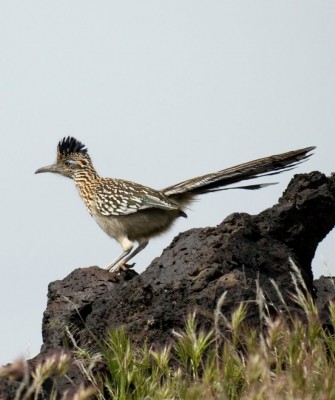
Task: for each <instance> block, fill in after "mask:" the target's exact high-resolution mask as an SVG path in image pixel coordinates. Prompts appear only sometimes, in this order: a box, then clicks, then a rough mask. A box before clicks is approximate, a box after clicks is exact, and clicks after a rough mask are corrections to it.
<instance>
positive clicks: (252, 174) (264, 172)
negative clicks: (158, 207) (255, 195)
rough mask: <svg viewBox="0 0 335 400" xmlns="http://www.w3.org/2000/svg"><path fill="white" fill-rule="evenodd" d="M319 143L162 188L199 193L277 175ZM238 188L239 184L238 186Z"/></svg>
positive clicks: (174, 195)
mask: <svg viewBox="0 0 335 400" xmlns="http://www.w3.org/2000/svg"><path fill="white" fill-rule="evenodd" d="M314 149H315V147H306V148H303V149H299V150H294V151H289V152H287V153H283V154H277V155H273V156H270V157H265V158H260V159H258V160H254V161H249V162H246V163H243V164H239V165H236V166H234V167H231V168H226V169H223V170H221V171H218V172H214V173H211V174H207V175H203V176H199V177H197V178H193V179H189V180H186V181H183V182H180V183H177V184H176V185H172V186H169V187H167V188H165V189H163V190H162V192H163V193H164V194H165V195H166V196H169V197H172V198H179V197H183V195H187V197H189V196H190V195H192V194H193V195H197V194H203V193H209V192H215V191H219V190H228V189H233V188H226V187H225V186H227V185H231V184H234V183H237V182H241V181H245V180H249V179H254V178H259V177H263V176H271V175H277V174H280V173H281V172H284V171H289V170H291V169H293V168H295V167H296V166H297V165H299V164H300V163H302V162H304V161H306V160H307V159H308V158H309V157H310V156H311V155H312V154H308V153H309V152H310V151H312V150H314ZM264 185H265V186H267V185H268V184H260V185H257V184H256V185H249V186H243V187H239V188H240V189H259V188H261V187H264ZM235 189H237V188H235Z"/></svg>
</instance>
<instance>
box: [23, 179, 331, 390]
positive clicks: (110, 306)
mask: <svg viewBox="0 0 335 400" xmlns="http://www.w3.org/2000/svg"><path fill="white" fill-rule="evenodd" d="M334 225H335V177H334V176H332V177H330V178H327V177H326V176H325V175H323V174H321V173H319V172H313V173H310V174H303V175H296V176H295V177H294V178H293V179H292V181H291V182H290V184H289V186H288V188H287V189H286V191H285V192H284V194H283V196H282V197H281V198H280V199H279V201H278V204H276V205H274V206H273V207H271V208H269V209H267V210H265V211H263V212H261V213H260V214H258V215H255V216H251V215H248V214H237V213H235V214H232V215H230V216H228V217H227V218H226V219H225V220H224V221H223V222H222V223H221V224H220V225H218V226H217V227H214V228H204V229H192V230H190V231H188V232H184V233H182V234H179V235H178V236H177V237H176V238H175V239H174V240H173V241H172V243H171V244H170V246H169V247H168V248H166V249H165V251H164V252H163V254H162V256H161V257H159V258H156V259H155V260H153V262H152V263H151V264H150V265H149V267H148V268H147V269H146V270H145V271H144V272H143V273H141V274H140V275H137V274H136V273H135V272H133V271H129V273H127V274H122V275H121V277H120V278H119V279H115V277H114V276H113V275H112V274H111V273H109V272H106V271H104V270H101V269H99V268H98V267H89V268H83V269H77V270H75V271H73V272H72V273H71V274H70V275H69V276H67V277H66V278H64V279H63V280H61V281H56V282H52V283H51V284H50V285H49V293H48V306H47V309H46V311H45V313H44V318H43V326H42V333H43V346H42V349H41V354H40V355H39V356H37V357H36V358H35V359H34V360H32V361H31V362H32V363H34V364H35V363H36V362H38V360H39V359H40V358H41V357H43V356H45V355H46V354H48V353H50V352H53V351H57V350H61V349H63V348H64V346H65V347H66V348H67V349H69V350H71V349H73V343H72V341H71V340H69V337H68V335H67V333H66V327H70V330H71V331H72V332H74V340H75V341H76V343H77V344H78V345H79V346H84V347H85V346H90V345H93V343H94V341H93V340H92V335H94V336H95V337H98V338H102V337H104V335H105V334H106V332H107V331H108V330H110V329H113V328H116V327H118V326H120V325H122V326H124V327H125V328H126V330H127V331H128V332H129V334H130V336H131V337H132V339H133V341H134V342H135V343H143V341H144V340H147V342H148V343H149V344H151V345H154V346H162V345H164V344H166V343H168V342H170V341H171V340H173V335H172V330H173V329H175V330H178V329H180V328H182V327H183V325H184V321H185V318H186V316H187V314H188V313H189V312H191V311H193V310H197V313H198V316H199V320H200V322H201V323H202V324H203V325H205V326H207V327H208V326H211V324H212V321H213V312H214V309H215V307H216V305H217V302H218V299H219V298H220V296H221V295H222V294H223V293H224V292H225V291H228V294H227V296H226V299H225V302H224V304H223V307H222V309H221V311H222V312H223V313H225V315H227V316H229V314H230V313H231V311H232V310H233V309H234V308H235V307H236V306H237V305H238V304H239V303H240V302H241V301H250V302H249V306H248V317H247V321H248V322H249V323H250V324H253V325H255V326H257V325H258V324H259V316H258V311H257V306H256V304H255V302H254V300H255V298H256V291H257V284H258V285H259V287H260V288H261V289H262V290H263V292H264V295H265V298H266V299H267V300H268V302H269V304H272V307H271V310H272V312H273V313H276V312H279V311H280V312H281V311H283V312H284V307H283V305H282V303H281V301H280V299H279V297H278V295H277V291H276V289H275V288H274V286H273V284H272V283H271V280H273V281H275V283H276V284H277V286H278V287H279V289H280V291H281V293H282V295H283V297H284V298H285V300H286V302H287V306H288V308H289V309H290V310H291V311H293V312H296V313H298V314H299V312H300V310H299V309H298V307H297V306H296V305H295V304H294V303H293V302H292V301H291V299H290V293H292V292H294V286H293V283H292V278H291V271H292V269H291V266H290V262H289V257H290V258H291V259H292V260H293V261H294V263H295V264H296V265H297V266H298V268H299V269H300V271H301V274H302V276H303V279H304V281H305V283H306V286H307V288H308V290H309V291H310V292H311V293H313V295H314V296H316V298H317V301H318V304H319V305H320V307H321V308H322V310H323V311H322V315H323V317H324V318H325V321H326V320H327V318H328V316H327V312H326V307H325V301H324V300H320V298H318V297H320V296H321V295H322V296H323V298H325V297H327V298H335V291H334V287H333V286H331V285H330V284H329V280H327V279H323V280H322V279H321V280H318V282H317V285H316V286H317V290H315V289H314V285H313V273H312V268H311V263H312V259H313V257H314V254H315V251H316V248H317V246H318V244H319V242H321V241H322V239H323V238H324V237H325V236H326V235H327V234H328V232H329V231H330V230H331V229H332V228H333V226H334ZM256 282H257V284H256ZM90 342H92V344H90ZM72 378H73V379H74V381H75V382H78V377H76V371H74V373H73V376H72ZM59 390H60V391H62V390H64V387H59Z"/></svg>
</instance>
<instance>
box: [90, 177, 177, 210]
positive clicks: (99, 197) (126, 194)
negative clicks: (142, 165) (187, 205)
mask: <svg viewBox="0 0 335 400" xmlns="http://www.w3.org/2000/svg"><path fill="white" fill-rule="evenodd" d="M95 202H96V207H97V210H98V211H99V212H100V213H101V214H102V215H105V216H110V215H129V214H133V213H136V212H138V211H141V210H145V209H148V208H160V209H164V210H176V209H178V205H177V204H175V203H173V202H172V201H170V200H169V199H167V198H166V197H165V196H164V195H163V194H162V193H160V192H158V191H156V190H153V189H150V188H148V187H146V186H142V185H138V184H135V183H133V182H128V181H124V180H119V179H104V180H102V181H101V183H100V185H99V186H98V187H97V189H96V192H95Z"/></svg>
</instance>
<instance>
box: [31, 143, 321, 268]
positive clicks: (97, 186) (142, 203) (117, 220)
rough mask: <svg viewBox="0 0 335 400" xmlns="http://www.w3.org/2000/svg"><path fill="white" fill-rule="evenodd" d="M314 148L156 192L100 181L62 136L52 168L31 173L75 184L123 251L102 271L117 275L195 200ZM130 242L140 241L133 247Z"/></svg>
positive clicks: (78, 147) (82, 152) (79, 147)
mask: <svg viewBox="0 0 335 400" xmlns="http://www.w3.org/2000/svg"><path fill="white" fill-rule="evenodd" d="M313 149H315V147H306V148H304V149H299V150H295V151H290V152H288V153H283V154H279V155H274V156H270V157H265V158H261V159H258V160H255V161H250V162H247V163H244V164H240V165H237V166H235V167H231V168H227V169H223V170H221V171H218V172H214V173H211V174H207V175H203V176H200V177H197V178H193V179H189V180H187V181H184V182H181V183H177V184H176V185H172V186H169V187H167V188H165V189H162V190H155V189H151V188H149V187H147V186H143V185H140V184H138V183H134V182H130V181H126V180H121V179H115V178H101V177H100V176H99V175H98V173H97V172H96V170H95V168H94V166H93V164H92V161H91V158H90V156H89V155H88V152H87V148H86V146H85V145H84V144H82V143H81V142H79V141H78V140H77V139H75V138H73V137H66V138H64V139H62V140H61V141H60V142H59V143H58V147H57V160H56V162H55V164H53V165H50V166H47V167H43V168H39V169H38V170H37V171H36V172H35V173H36V174H37V173H41V172H54V173H58V174H61V175H63V176H67V177H69V178H72V179H73V180H74V182H75V184H76V186H77V189H78V191H79V194H80V196H81V198H82V199H83V200H84V202H85V204H86V207H87V209H88V211H89V213H90V214H91V216H92V217H93V218H94V219H95V221H96V222H97V223H98V225H99V226H100V227H101V228H102V229H103V230H104V231H105V232H106V233H107V235H109V236H111V237H112V238H114V239H116V240H117V241H118V242H119V243H120V245H121V247H122V253H121V254H120V255H119V257H117V258H116V259H115V260H114V261H113V262H112V263H111V264H109V265H108V266H107V267H106V269H107V270H110V271H111V270H112V268H113V267H114V266H116V265H117V268H116V270H115V271H118V270H119V269H121V268H122V267H123V266H125V265H126V263H127V262H128V261H129V260H130V259H132V258H133V257H134V256H135V255H136V254H138V253H139V252H140V251H141V250H143V249H144V248H145V247H146V246H147V244H148V243H149V239H150V238H152V237H154V236H157V235H159V234H161V233H163V232H165V231H167V230H168V229H169V228H170V227H171V225H172V224H173V222H174V221H175V220H176V219H177V218H178V217H186V216H187V215H186V213H185V209H186V207H187V205H188V204H190V202H191V201H192V200H194V198H195V197H196V196H198V195H200V194H204V193H211V192H216V191H220V190H227V189H232V188H227V187H226V186H227V185H230V184H234V183H237V182H240V181H244V180H248V179H253V178H258V177H260V176H267V175H275V174H279V173H281V172H283V171H287V170H290V169H292V168H293V167H295V166H296V165H297V164H300V163H301V162H303V161H304V160H306V159H307V158H308V157H309V156H310V155H311V154H308V153H309V152H310V151H312V150H313ZM268 185H271V184H268V183H265V184H255V185H247V186H239V187H234V189H249V190H250V189H259V188H261V187H264V186H268ZM134 242H137V243H138V246H137V247H136V248H135V249H134Z"/></svg>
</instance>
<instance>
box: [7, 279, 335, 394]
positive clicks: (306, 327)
mask: <svg viewBox="0 0 335 400" xmlns="http://www.w3.org/2000/svg"><path fill="white" fill-rule="evenodd" d="M293 281H294V283H295V286H296V293H295V295H294V299H295V301H296V303H297V304H298V305H299V306H300V307H301V308H302V310H303V311H304V313H305V318H304V321H302V319H298V318H296V317H294V316H290V315H286V316H285V317H283V316H278V317H277V318H271V317H270V316H269V313H268V312H267V305H266V302H265V300H264V296H263V293H262V291H261V289H259V288H258V296H257V297H258V298H257V302H258V304H259V309H260V318H261V321H262V323H263V325H264V326H265V329H264V330H263V332H260V331H257V330H255V329H253V328H251V327H250V326H248V325H247V324H246V323H245V317H246V315H247V306H246V305H245V304H241V305H239V306H238V307H237V308H236V310H235V312H234V313H233V314H232V316H231V318H230V319H229V320H227V319H226V318H225V316H224V315H222V314H221V312H220V310H221V306H222V304H223V303H224V300H225V296H226V294H225V295H223V296H222V298H221V299H220V300H219V302H218V306H217V308H216V310H215V311H214V328H213V330H210V331H203V330H201V329H200V328H199V327H198V326H197V318H196V315H195V314H191V315H189V316H188V318H187V320H186V323H185V328H184V329H183V331H180V332H174V339H175V341H174V344H173V345H172V346H167V347H164V348H161V349H159V350H157V349H153V348H150V347H149V346H148V345H146V344H143V345H142V346H141V347H135V346H134V345H133V344H132V342H131V340H130V338H129V337H128V336H127V334H126V332H125V331H124V329H122V328H119V329H116V330H113V331H111V332H109V334H108V335H107V336H106V338H105V340H104V343H103V344H102V345H101V346H100V351H99V353H96V354H93V353H90V351H88V350H85V349H81V348H79V347H78V346H76V345H75V343H74V339H73V337H71V334H69V336H70V337H69V338H70V340H71V341H72V343H73V344H74V345H75V347H76V350H75V352H74V358H75V362H76V363H77V365H78V366H79V367H80V370H81V373H82V375H83V377H85V380H86V382H87V386H86V388H84V387H80V388H78V390H77V393H76V395H75V397H74V399H77V400H85V399H99V400H104V399H117V400H128V399H129V400H130V399H131V400H146V399H148V400H149V399H154V400H155V399H157V400H170V399H171V400H172V399H176V400H177V399H185V400H198V399H199V400H200V399H201V400H203V399H205V400H207V399H208V400H214V399H215V400H216V399H218V400H219V399H220V400H224V399H245V400H249V399H254V400H256V399H257V400H258V399H269V400H276V399H298V400H299V399H301V400H302V399H304V400H306V399H307V400H309V399H318V400H320V399H321V400H326V399H335V337H334V336H333V335H331V334H329V333H327V332H325V331H324V330H323V328H322V326H321V322H320V318H319V315H318V311H317V308H316V306H315V304H314V302H313V300H312V298H311V296H309V295H306V294H305V293H306V292H305V290H304V288H303V282H302V280H301V277H300V276H299V273H298V272H297V271H296V273H295V274H294V276H293ZM300 287H302V288H300ZM282 301H283V302H284V299H282ZM329 311H330V315H331V320H332V324H333V327H334V330H335V305H334V304H333V303H330V304H329ZM219 325H220V329H219ZM222 326H224V328H222ZM68 363H69V355H67V354H65V353H64V354H62V355H58V356H56V355H55V356H52V357H49V358H48V359H47V360H46V361H45V362H44V363H42V364H40V365H39V366H37V368H36V370H35V371H34V373H33V375H32V378H33V379H32V381H29V379H27V376H26V375H27V374H26V372H25V364H24V363H23V362H18V363H16V364H15V363H14V364H13V365H12V366H11V367H7V368H6V367H5V368H3V369H2V370H1V371H0V374H1V375H2V376H8V377H12V378H13V379H15V378H18V376H21V377H23V379H22V383H21V387H20V388H19V390H18V392H19V393H18V397H17V399H18V400H28V399H30V398H32V399H37V398H38V394H39V393H40V391H41V385H42V383H43V382H44V381H45V380H46V378H47V377H49V376H50V377H52V378H53V379H55V380H57V379H58V378H59V377H60V376H66V373H67V367H68ZM97 366H99V367H100V368H99V370H100V371H101V370H103V371H104V372H103V373H101V372H100V373H97V372H96V371H97ZM101 366H103V368H102V369H101ZM50 399H51V400H53V399H56V395H55V393H53V394H51V395H50Z"/></svg>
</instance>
